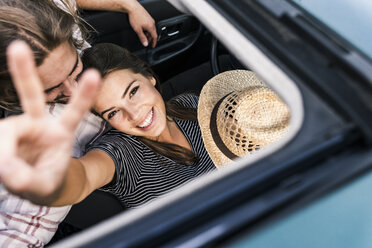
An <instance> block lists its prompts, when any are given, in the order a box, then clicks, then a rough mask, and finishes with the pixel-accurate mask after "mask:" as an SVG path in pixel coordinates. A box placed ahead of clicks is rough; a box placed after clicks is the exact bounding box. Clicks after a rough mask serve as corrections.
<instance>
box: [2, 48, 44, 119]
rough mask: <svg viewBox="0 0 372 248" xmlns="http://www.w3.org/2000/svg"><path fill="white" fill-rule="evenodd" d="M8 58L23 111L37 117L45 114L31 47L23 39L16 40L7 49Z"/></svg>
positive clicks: (41, 90)
mask: <svg viewBox="0 0 372 248" xmlns="http://www.w3.org/2000/svg"><path fill="white" fill-rule="evenodd" d="M7 58H8V67H9V71H10V74H11V76H12V79H13V83H14V86H15V88H16V90H17V93H18V96H19V98H20V102H21V106H22V108H23V111H24V112H25V113H27V114H29V115H30V116H31V117H36V118H37V117H40V116H42V115H44V113H45V99H44V94H43V88H42V85H41V82H40V79H39V77H38V74H37V71H36V66H35V62H34V58H33V55H32V52H31V50H30V48H29V47H28V46H27V44H26V43H25V42H23V41H15V42H13V43H11V44H10V45H9V47H8V49H7Z"/></svg>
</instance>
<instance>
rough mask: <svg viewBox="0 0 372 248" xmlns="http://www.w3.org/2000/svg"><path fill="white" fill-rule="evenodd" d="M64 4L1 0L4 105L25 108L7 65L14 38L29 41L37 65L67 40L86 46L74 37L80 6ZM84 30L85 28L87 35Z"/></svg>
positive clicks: (0, 73)
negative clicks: (7, 53) (8, 52)
mask: <svg viewBox="0 0 372 248" xmlns="http://www.w3.org/2000/svg"><path fill="white" fill-rule="evenodd" d="M61 4H62V5H63V6H64V7H62V6H61V5H57V4H56V3H55V2H54V1H52V0H0V37H1V39H0V108H3V109H6V110H10V111H15V112H20V111H21V108H20V106H19V99H18V96H17V93H16V90H15V89H14V86H13V83H12V81H11V78H10V74H9V70H8V67H7V59H6V48H7V47H8V45H9V44H10V43H11V42H12V41H14V40H23V41H25V42H26V43H27V44H28V45H29V46H30V48H31V50H32V52H33V55H34V57H35V62H36V65H37V66H39V65H41V64H42V62H43V61H44V59H45V57H46V56H48V54H49V53H50V52H51V51H52V50H53V49H55V48H56V47H58V46H59V45H60V44H62V43H64V42H68V43H69V44H70V45H71V46H72V47H75V48H77V49H79V48H81V47H82V46H83V44H84V39H79V38H77V37H75V36H74V26H75V25H80V23H81V22H80V18H79V16H78V14H77V12H76V6H74V4H73V3H72V2H71V1H67V0H61ZM80 26H81V25H80ZM80 26H79V27H80ZM84 33H85V32H84V29H82V35H83V37H85V36H84Z"/></svg>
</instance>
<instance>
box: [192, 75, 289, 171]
mask: <svg viewBox="0 0 372 248" xmlns="http://www.w3.org/2000/svg"><path fill="white" fill-rule="evenodd" d="M289 120H290V111H289V109H288V107H287V106H286V104H285V103H284V102H283V101H282V100H281V99H280V98H279V97H278V96H277V95H276V94H275V92H274V91H272V90H271V89H270V88H269V87H268V86H267V85H266V84H265V83H264V82H262V81H261V80H260V79H259V78H258V77H257V76H256V74H255V73H254V72H251V71H247V70H233V71H227V72H223V73H221V74H218V75H217V76H215V77H213V78H212V79H210V80H209V81H208V82H207V83H206V84H205V85H204V87H203V89H202V91H201V94H200V98H199V105H198V121H199V125H200V128H201V132H202V137H203V141H204V144H205V147H206V149H207V151H208V153H209V155H210V157H211V159H212V160H213V162H214V163H215V165H216V166H217V167H221V166H222V165H225V164H226V163H229V162H231V161H232V160H234V159H235V158H237V157H242V156H245V155H248V154H252V153H254V152H257V151H259V150H260V149H262V148H264V147H265V146H267V145H268V144H271V143H273V142H275V141H277V140H279V139H280V138H281V137H283V135H284V134H285V133H286V132H287V130H288V124H289Z"/></svg>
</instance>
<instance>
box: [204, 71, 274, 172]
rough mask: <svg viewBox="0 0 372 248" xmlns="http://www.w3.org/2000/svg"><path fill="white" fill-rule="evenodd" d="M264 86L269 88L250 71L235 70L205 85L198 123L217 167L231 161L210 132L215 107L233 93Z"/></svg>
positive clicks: (212, 79)
mask: <svg viewBox="0 0 372 248" xmlns="http://www.w3.org/2000/svg"><path fill="white" fill-rule="evenodd" d="M262 86H263V87H267V86H266V84H265V83H264V82H263V81H261V80H260V79H259V78H258V77H257V76H256V74H255V73H254V72H252V71H248V70H233V71H226V72H223V73H220V74H218V75H216V76H214V77H213V78H211V79H210V80H209V81H208V82H207V83H206V84H205V85H204V87H203V89H202V91H201V93H200V98H199V104H198V122H199V125H200V129H201V133H202V137H203V141H204V145H205V148H206V150H207V152H208V153H209V156H210V157H211V159H212V161H213V162H214V164H215V165H216V166H217V167H221V166H222V165H224V164H227V163H230V162H231V159H229V158H228V157H226V156H225V155H224V154H223V153H221V152H220V151H219V148H218V147H217V146H216V145H215V142H214V140H213V137H212V133H211V131H210V120H211V114H212V111H213V108H214V106H215V105H216V103H217V102H218V101H219V100H220V99H221V98H222V97H224V96H226V95H227V94H229V93H231V92H232V91H240V90H242V89H245V88H248V87H262Z"/></svg>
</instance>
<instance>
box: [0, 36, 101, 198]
mask: <svg viewBox="0 0 372 248" xmlns="http://www.w3.org/2000/svg"><path fill="white" fill-rule="evenodd" d="M7 56H8V66H9V70H10V72H11V75H12V79H13V82H14V84H15V88H16V89H17V92H18V96H19V97H20V101H21V105H22V108H23V111H24V114H22V115H19V116H13V117H9V118H6V119H4V120H1V121H0V133H1V134H0V135H1V139H0V180H1V183H2V184H3V185H4V186H5V187H6V188H7V189H8V190H9V191H11V192H13V193H15V194H17V195H19V196H21V197H25V198H27V199H31V200H32V201H33V202H34V203H37V204H43V203H44V202H45V201H44V199H43V197H44V196H47V195H52V197H53V194H58V193H59V191H58V189H60V187H61V186H62V184H63V182H64V175H65V174H66V171H67V165H68V161H69V159H70V154H71V150H72V145H73V140H74V131H75V129H76V127H77V125H78V124H79V122H80V121H81V119H82V118H83V116H84V114H85V112H86V111H87V110H88V109H89V108H90V106H91V105H92V102H93V99H94V97H95V94H96V92H97V89H98V86H99V82H100V76H99V74H98V73H97V72H96V71H88V72H86V73H84V75H83V76H82V79H81V80H80V82H79V88H78V89H77V91H76V92H74V94H73V96H72V99H71V100H70V102H69V104H68V105H67V106H66V108H65V110H64V111H63V113H62V115H61V116H60V118H58V119H56V118H52V117H50V116H49V115H48V114H47V113H46V106H45V99H44V93H43V90H42V86H41V83H40V80H39V77H38V75H37V71H36V67H35V64H34V60H33V56H32V53H31V51H30V49H29V47H28V46H27V45H26V44H25V43H24V42H21V41H16V42H13V43H12V44H11V45H10V46H9V48H8V50H7ZM51 192H55V193H53V194H52V193H51Z"/></svg>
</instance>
